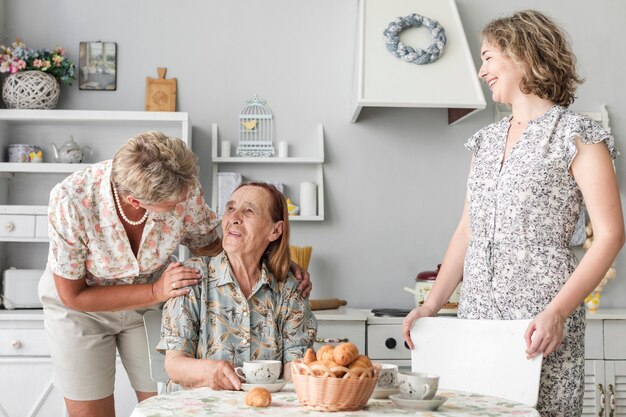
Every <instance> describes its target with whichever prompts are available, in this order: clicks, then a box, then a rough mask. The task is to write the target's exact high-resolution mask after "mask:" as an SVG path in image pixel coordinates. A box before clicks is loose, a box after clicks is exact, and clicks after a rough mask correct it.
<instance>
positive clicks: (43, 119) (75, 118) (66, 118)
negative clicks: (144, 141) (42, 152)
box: [0, 109, 189, 139]
mask: <svg viewBox="0 0 626 417" xmlns="http://www.w3.org/2000/svg"><path fill="white" fill-rule="evenodd" d="M0 121H8V122H16V123H24V122H29V123H39V124H49V123H55V122H57V123H60V124H68V122H70V123H72V124H87V125H92V124H94V123H97V122H114V123H115V124H117V125H120V124H124V123H132V124H136V123H138V124H145V123H144V122H151V123H154V124H156V125H176V126H178V125H180V124H181V123H189V115H188V114H187V113H185V112H144V111H106V110H17V109H11V110H0ZM181 139H182V138H181Z"/></svg>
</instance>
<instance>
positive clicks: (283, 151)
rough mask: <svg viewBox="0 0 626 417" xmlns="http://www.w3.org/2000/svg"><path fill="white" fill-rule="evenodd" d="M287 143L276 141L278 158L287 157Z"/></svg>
mask: <svg viewBox="0 0 626 417" xmlns="http://www.w3.org/2000/svg"><path fill="white" fill-rule="evenodd" d="M288 150H289V145H288V144H287V142H284V141H281V142H278V157H279V158H287V156H288V155H289V151H288Z"/></svg>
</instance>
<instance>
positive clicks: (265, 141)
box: [237, 95, 274, 157]
mask: <svg viewBox="0 0 626 417" xmlns="http://www.w3.org/2000/svg"><path fill="white" fill-rule="evenodd" d="M273 124H274V117H273V116H272V111H271V110H270V109H269V108H268V107H267V106H266V105H265V100H260V99H259V98H258V97H257V96H256V95H255V96H254V98H252V99H251V100H248V105H247V106H246V107H244V108H243V110H241V113H240V114H239V145H238V146H237V155H239V156H253V157H262V156H272V155H274V145H273V144H272V140H273V136H274V129H273Z"/></svg>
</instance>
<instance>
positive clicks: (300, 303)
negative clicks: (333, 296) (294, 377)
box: [279, 273, 317, 363]
mask: <svg viewBox="0 0 626 417" xmlns="http://www.w3.org/2000/svg"><path fill="white" fill-rule="evenodd" d="M282 292H283V297H284V298H283V300H284V307H283V311H282V313H283V314H281V322H280V323H279V325H281V326H282V328H281V333H282V336H283V359H282V360H283V363H287V362H291V361H293V360H294V359H299V358H303V357H304V354H305V352H306V350H307V349H308V348H310V347H312V346H313V343H314V342H315V336H316V335H317V320H316V319H315V316H314V315H313V312H312V311H311V306H310V304H309V302H308V301H307V300H305V299H304V298H302V295H301V294H300V291H298V281H296V279H295V278H294V277H293V275H292V274H291V273H289V276H288V278H287V280H286V281H285V282H284V283H283V288H282Z"/></svg>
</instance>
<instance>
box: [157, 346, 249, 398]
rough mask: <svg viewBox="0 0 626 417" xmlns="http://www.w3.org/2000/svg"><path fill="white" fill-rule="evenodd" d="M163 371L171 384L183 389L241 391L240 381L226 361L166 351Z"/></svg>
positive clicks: (176, 351)
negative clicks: (200, 388)
mask: <svg viewBox="0 0 626 417" xmlns="http://www.w3.org/2000/svg"><path fill="white" fill-rule="evenodd" d="M165 371H166V372H167V373H168V375H169V376H170V378H171V380H172V381H173V382H175V383H177V384H179V385H181V386H183V387H185V388H195V387H209V388H211V389H223V390H231V391H232V390H234V391H238V390H240V389H241V381H240V380H239V377H238V376H237V374H236V373H235V370H234V369H233V365H232V364H231V363H230V362H228V361H217V360H213V359H196V358H194V357H192V356H191V355H190V354H188V353H185V352H181V351H178V350H167V351H166V352H165Z"/></svg>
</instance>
